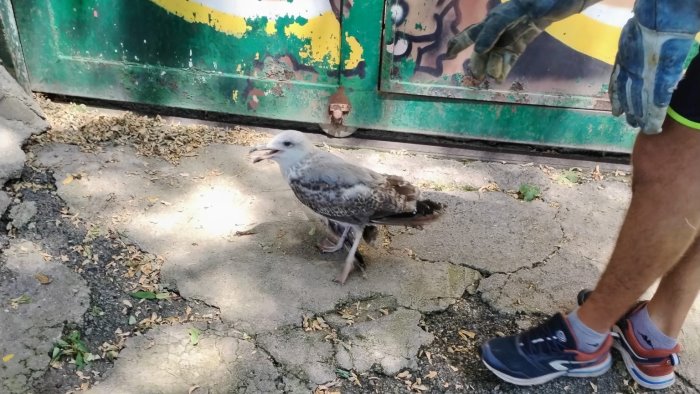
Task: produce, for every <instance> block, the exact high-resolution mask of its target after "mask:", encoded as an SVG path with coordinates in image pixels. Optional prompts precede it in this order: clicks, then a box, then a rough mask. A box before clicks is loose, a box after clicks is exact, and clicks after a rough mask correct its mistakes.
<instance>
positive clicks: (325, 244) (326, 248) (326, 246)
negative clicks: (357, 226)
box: [318, 225, 350, 253]
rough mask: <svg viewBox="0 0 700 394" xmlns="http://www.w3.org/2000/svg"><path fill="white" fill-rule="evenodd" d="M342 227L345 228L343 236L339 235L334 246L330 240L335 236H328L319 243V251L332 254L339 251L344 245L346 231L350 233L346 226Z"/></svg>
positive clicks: (348, 227)
mask: <svg viewBox="0 0 700 394" xmlns="http://www.w3.org/2000/svg"><path fill="white" fill-rule="evenodd" d="M343 226H344V227H345V228H344V229H343V234H341V236H340V238H338V241H337V242H336V243H335V244H334V243H333V241H332V240H331V238H332V237H334V236H335V234H332V235H329V236H328V238H326V239H324V240H323V241H321V243H320V244H319V245H318V247H319V249H321V251H322V252H324V253H333V252H337V251H339V250H340V248H342V247H343V244H344V243H345V237H347V235H348V231H350V226H348V225H343Z"/></svg>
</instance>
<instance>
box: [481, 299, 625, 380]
mask: <svg viewBox="0 0 700 394" xmlns="http://www.w3.org/2000/svg"><path fill="white" fill-rule="evenodd" d="M611 346H612V337H611V336H608V338H607V339H606V340H605V342H604V343H603V345H601V347H600V349H599V350H598V351H596V352H595V353H583V352H580V351H578V350H577V348H576V338H574V335H573V334H572V333H571V329H570V328H569V323H568V322H567V321H566V318H565V317H564V316H563V315H562V314H561V313H558V314H556V315H554V316H552V317H551V318H550V319H549V320H548V321H547V322H545V323H544V324H542V325H540V326H538V327H535V328H533V329H530V330H528V331H526V332H523V333H521V334H519V335H514V336H510V337H502V338H494V339H492V340H490V341H488V342H486V343H484V344H483V345H482V346H481V359H482V361H483V362H484V364H485V365H486V367H487V368H488V369H489V370H491V372H493V373H494V374H495V375H496V376H498V377H499V378H501V379H503V380H505V381H506V382H508V383H512V384H517V385H520V386H530V385H535V384H542V383H545V382H548V381H550V380H552V379H555V378H558V377H560V376H576V377H592V376H600V375H602V374H604V373H605V372H607V371H608V369H610V366H611V365H612V359H611V357H610V347H611Z"/></svg>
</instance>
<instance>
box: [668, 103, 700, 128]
mask: <svg viewBox="0 0 700 394" xmlns="http://www.w3.org/2000/svg"><path fill="white" fill-rule="evenodd" d="M668 116H670V117H671V119H673V120H675V121H676V122H678V123H680V124H682V125H683V126H686V127H690V128H691V129H695V130H700V122H693V121H692V120H690V119H688V118H686V117H684V116H683V115H681V114H679V113H678V112H676V111H674V110H673V108H671V107H668Z"/></svg>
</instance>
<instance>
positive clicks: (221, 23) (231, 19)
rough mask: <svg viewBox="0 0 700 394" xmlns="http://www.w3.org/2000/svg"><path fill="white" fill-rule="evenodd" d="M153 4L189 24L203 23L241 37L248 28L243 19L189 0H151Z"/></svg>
mask: <svg viewBox="0 0 700 394" xmlns="http://www.w3.org/2000/svg"><path fill="white" fill-rule="evenodd" d="M151 1H152V2H154V3H155V4H157V5H159V6H160V7H163V8H164V9H166V10H167V11H168V12H170V13H173V14H175V15H177V16H179V17H181V18H183V19H184V20H186V21H188V22H191V23H204V24H207V25H210V26H212V27H213V28H215V29H216V30H218V31H220V32H222V33H226V34H231V35H233V36H236V37H239V38H240V37H242V36H243V35H244V34H245V33H246V32H247V31H248V30H250V26H248V24H247V23H246V20H245V18H242V17H240V16H237V15H231V14H227V13H224V12H221V11H217V10H215V9H213V8H211V7H207V6H206V5H203V4H198V3H195V2H193V1H189V0H151Z"/></svg>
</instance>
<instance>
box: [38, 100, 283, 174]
mask: <svg viewBox="0 0 700 394" xmlns="http://www.w3.org/2000/svg"><path fill="white" fill-rule="evenodd" d="M37 101H38V102H39V105H40V106H41V109H42V110H43V112H44V114H45V115H46V119H47V121H48V122H49V124H50V125H51V128H50V129H49V130H48V131H47V132H46V133H43V134H40V135H38V136H34V137H32V141H33V142H34V143H37V144H40V145H43V144H47V143H63V144H71V145H77V146H79V147H80V149H81V150H83V151H86V152H99V151H101V150H102V148H103V146H106V145H107V144H108V143H112V144H115V145H126V146H132V147H134V148H135V149H136V150H137V151H138V152H139V153H140V154H141V155H144V156H148V157H160V158H162V159H165V160H167V161H168V162H170V163H173V164H177V163H179V161H180V159H182V158H183V157H191V156H196V155H197V153H196V150H197V149H198V148H201V147H204V146H207V145H210V144H232V145H243V146H251V145H254V144H257V143H261V142H263V141H265V140H267V139H269V137H270V136H269V135H268V134H266V133H262V132H258V131H255V130H253V129H250V128H246V127H242V126H233V127H231V128H230V129H229V128H223V127H212V126H206V125H201V124H187V125H183V124H178V123H173V122H169V121H166V120H164V119H163V118H161V117H160V116H155V117H150V116H143V115H137V114H135V113H132V112H117V111H115V112H114V113H112V112H109V113H104V112H101V111H99V110H96V109H90V108H88V107H86V106H85V105H82V104H80V105H77V104H72V103H71V104H64V103H56V102H53V101H51V100H50V99H48V98H46V97H44V96H42V95H37ZM74 177H75V175H72V176H69V177H68V178H66V179H65V180H64V182H65V184H68V183H70V182H72V181H73V179H74Z"/></svg>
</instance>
